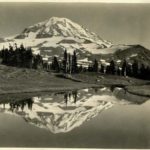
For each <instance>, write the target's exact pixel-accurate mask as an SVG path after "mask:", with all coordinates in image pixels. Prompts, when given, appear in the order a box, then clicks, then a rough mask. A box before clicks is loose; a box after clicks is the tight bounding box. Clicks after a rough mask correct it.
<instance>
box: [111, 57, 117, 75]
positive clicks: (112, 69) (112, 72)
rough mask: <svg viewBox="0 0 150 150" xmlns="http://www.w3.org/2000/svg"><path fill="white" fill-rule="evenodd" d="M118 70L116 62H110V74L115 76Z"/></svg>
mask: <svg viewBox="0 0 150 150" xmlns="http://www.w3.org/2000/svg"><path fill="white" fill-rule="evenodd" d="M115 72H116V69H115V62H114V61H113V60H112V61H110V74H113V75H114V74H115Z"/></svg>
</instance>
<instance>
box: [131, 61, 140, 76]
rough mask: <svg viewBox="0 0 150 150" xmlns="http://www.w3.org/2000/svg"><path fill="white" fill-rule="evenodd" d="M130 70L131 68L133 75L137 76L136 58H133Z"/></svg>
mask: <svg viewBox="0 0 150 150" xmlns="http://www.w3.org/2000/svg"><path fill="white" fill-rule="evenodd" d="M132 70H133V77H138V71H139V69H138V62H137V60H134V62H133V64H132Z"/></svg>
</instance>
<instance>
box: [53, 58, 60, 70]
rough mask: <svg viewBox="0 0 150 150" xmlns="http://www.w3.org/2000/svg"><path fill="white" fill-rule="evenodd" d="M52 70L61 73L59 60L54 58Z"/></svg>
mask: <svg viewBox="0 0 150 150" xmlns="http://www.w3.org/2000/svg"><path fill="white" fill-rule="evenodd" d="M51 67H52V69H53V70H55V71H56V72H59V71H60V66H59V63H58V60H57V57H56V56H54V58H53V61H52V66H51Z"/></svg>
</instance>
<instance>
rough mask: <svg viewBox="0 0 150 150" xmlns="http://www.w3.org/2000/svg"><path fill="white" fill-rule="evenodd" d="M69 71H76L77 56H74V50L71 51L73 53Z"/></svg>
mask: <svg viewBox="0 0 150 150" xmlns="http://www.w3.org/2000/svg"><path fill="white" fill-rule="evenodd" d="M71 66H72V67H71V70H72V71H71V72H72V73H77V71H78V66H77V56H76V52H75V51H74V52H73V55H72V63H71Z"/></svg>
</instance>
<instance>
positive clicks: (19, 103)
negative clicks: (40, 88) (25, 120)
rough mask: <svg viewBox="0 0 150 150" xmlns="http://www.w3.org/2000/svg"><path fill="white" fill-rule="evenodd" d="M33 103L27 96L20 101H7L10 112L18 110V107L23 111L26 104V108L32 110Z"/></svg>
mask: <svg viewBox="0 0 150 150" xmlns="http://www.w3.org/2000/svg"><path fill="white" fill-rule="evenodd" d="M33 103H34V101H33V99H32V98H29V99H25V100H21V101H11V102H10V103H9V106H10V110H11V111H12V112H14V111H18V110H19V108H20V109H21V110H22V111H23V110H24V107H25V106H26V105H27V106H28V109H30V110H32V106H33ZM4 108H5V107H4Z"/></svg>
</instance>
